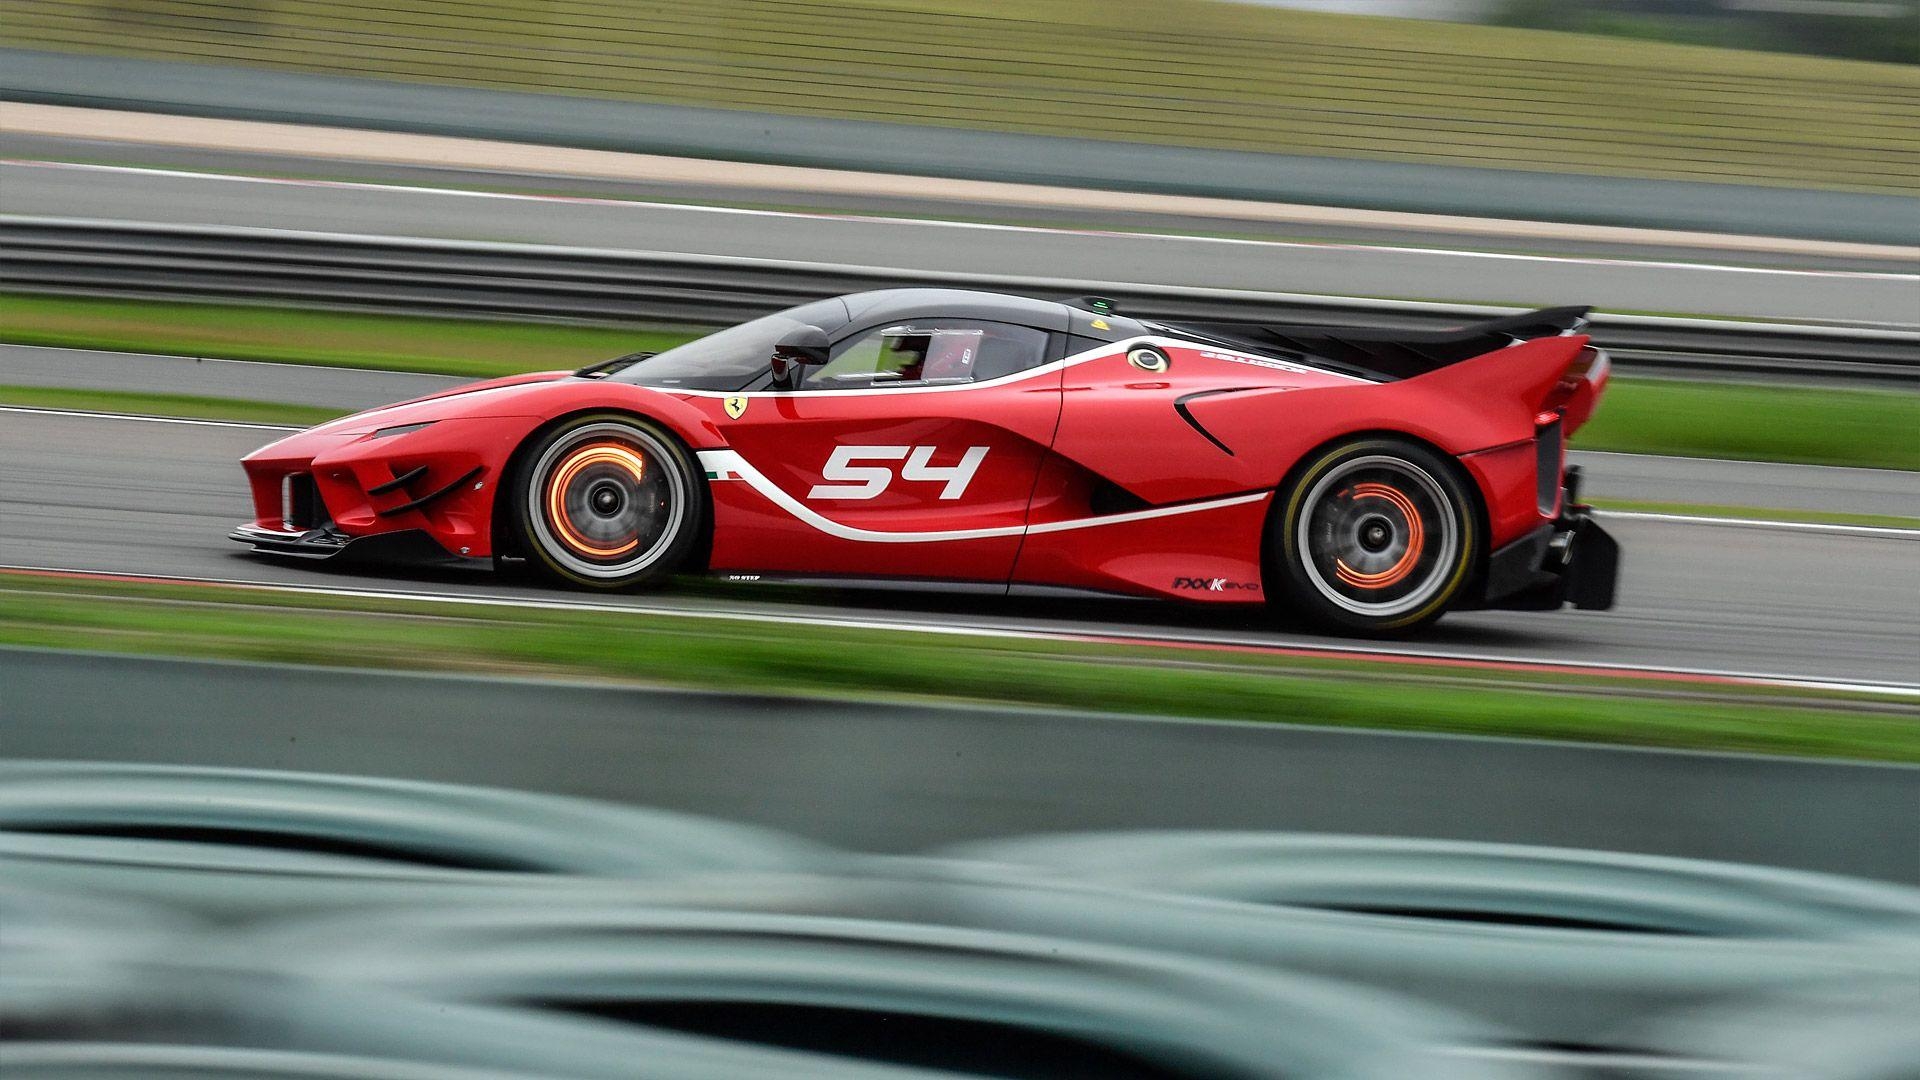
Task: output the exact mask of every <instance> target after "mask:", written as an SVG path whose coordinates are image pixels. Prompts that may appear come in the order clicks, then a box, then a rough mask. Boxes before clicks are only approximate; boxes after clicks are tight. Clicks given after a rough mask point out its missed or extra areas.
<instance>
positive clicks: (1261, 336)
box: [1172, 307, 1593, 382]
mask: <svg viewBox="0 0 1920 1080" xmlns="http://www.w3.org/2000/svg"><path fill="white" fill-rule="evenodd" d="M1592 310H1593V309H1592V308H1586V307H1557V308H1541V309H1540V310H1539V311H1528V312H1523V313H1521V314H1519V315H1508V316H1506V317H1504V318H1499V319H1491V320H1488V321H1487V322H1481V323H1474V324H1473V325H1471V326H1463V327H1459V328H1457V329H1451V330H1396V329H1377V328H1372V327H1364V326H1315V325H1288V324H1284V323H1252V322H1202V323H1182V324H1180V325H1179V326H1177V327H1172V329H1178V330H1193V331H1197V332H1198V333H1200V334H1203V335H1205V336H1208V337H1215V338H1220V339H1223V340H1226V341H1235V342H1241V343H1244V344H1247V345H1250V346H1253V347H1255V348H1256V349H1262V350H1265V349H1281V350H1284V351H1286V352H1290V353H1304V354H1306V355H1307V356H1308V357H1309V358H1311V360H1320V361H1325V362H1326V363H1327V364H1328V365H1329V366H1331V367H1334V368H1336V369H1339V370H1344V371H1350V372H1352V373H1354V374H1356V375H1362V376H1365V377H1368V378H1372V379H1374V380H1376V381H1379V382H1394V381H1397V380H1400V379H1411V378H1415V377H1417V376H1420V375H1425V374H1427V373H1429V372H1432V371H1437V370H1439V369H1440V368H1443V367H1447V366H1449V365H1452V364H1457V363H1459V362H1461V361H1462V360H1471V359H1473V358H1474V357H1476V356H1484V355H1486V354H1487V353H1490V352H1495V351H1498V350H1500V349H1504V348H1507V347H1508V346H1511V345H1517V344H1519V343H1521V342H1524V341H1532V340H1534V339H1536V338H1550V337H1562V336H1567V335H1572V334H1578V333H1580V332H1581V330H1583V329H1584V328H1585V327H1586V325H1587V313H1588V312H1590V311H1592Z"/></svg>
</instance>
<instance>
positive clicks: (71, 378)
mask: <svg viewBox="0 0 1920 1080" xmlns="http://www.w3.org/2000/svg"><path fill="white" fill-rule="evenodd" d="M0 333H4V331H3V330H0ZM463 381H465V380H462V379H458V378H450V377H447V376H442V375H421V374H416V373H412V372H398V371H363V370H352V369H345V368H329V367H314V366H309V365H302V364H263V363H252V362H248V361H234V360H220V359H199V358H194V357H181V356H150V355H141V354H134V353H117V352H95V351H89V350H83V349H47V348H36V347H34V346H27V345H0V386H38V387H64V388H76V389H90V390H126V391H134V392H138V393H153V394H192V395H196V396H201V397H214V398H234V399H238V400H243V401H276V402H284V403H288V404H294V405H312V406H317V407H321V408H336V409H340V410H342V411H346V410H358V409H370V408H373V407H375V406H379V405H386V404H390V403H392V402H395V401H404V400H406V399H407V398H412V397H419V396H421V395H424V394H431V393H436V392H438V391H440V390H444V389H448V388H450V387H454V386H458V385H459V384H460V383H461V382H463ZM1571 460H1572V461H1573V463H1574V464H1576V465H1581V466H1583V467H1584V469H1585V472H1586V482H1587V487H1586V489H1585V491H1586V494H1588V495H1590V496H1593V497H1595V498H1600V499H1616V500H1632V501H1636V502H1659V503H1685V504H1694V505H1715V506H1735V507H1754V508H1759V509H1764V510H1799V511H1808V512H1816V513H1838V514H1879V515H1885V516H1892V517H1912V516H1920V472H1900V471H1895V470H1890V469H1844V468H1828V467H1821V466H1806V465H1781V464H1769V463H1764V462H1749V461H1712V460H1707V459H1702V458H1668V457H1653V456H1648V455H1641V454H1608V453H1597V452H1595V453H1588V452H1580V451H1575V452H1574V454H1573V455H1572V458H1571Z"/></svg>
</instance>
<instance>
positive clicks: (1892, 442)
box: [1574, 378, 1920, 469]
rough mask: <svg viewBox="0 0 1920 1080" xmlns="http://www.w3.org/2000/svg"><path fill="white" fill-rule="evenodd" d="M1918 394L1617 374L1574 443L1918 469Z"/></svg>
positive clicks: (1586, 446)
mask: <svg viewBox="0 0 1920 1080" xmlns="http://www.w3.org/2000/svg"><path fill="white" fill-rule="evenodd" d="M1916 432H1920V394H1914V393H1911V392H1907V391H1899V390H1833V389H1827V388H1824V387H1804V386H1760V385H1752V384H1747V383H1708V382H1683V381H1679V380H1669V379H1630V378H1623V379H1615V380H1614V381H1613V382H1612V384H1611V385H1609V386H1608V388H1607V393H1606V397H1605V398H1604V399H1603V400H1602V401H1601V403H1600V409H1599V411H1598V412H1596V413H1595V414H1594V417H1593V420H1592V421H1591V422H1589V423H1588V424H1587V426H1586V427H1584V428H1582V429H1581V430H1580V433H1579V435H1578V436H1576V437H1575V440H1574V442H1575V444H1576V445H1578V446H1579V447H1581V448H1582V449H1586V450H1619V451H1624V452H1628V453H1635V454H1676V455H1680V456H1683V457H1710V458H1733V459H1736V460H1746V461H1787V462H1801V463H1804V464H1809V465H1856V466H1863V467H1867V468H1878V469H1920V437H1916V436H1915V433H1916Z"/></svg>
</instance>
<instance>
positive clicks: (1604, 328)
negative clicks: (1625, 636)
mask: <svg viewBox="0 0 1920 1080" xmlns="http://www.w3.org/2000/svg"><path fill="white" fill-rule="evenodd" d="M901 285H938V286H948V287H971V288H983V289H993V290H1001V291H1007V292H1016V293H1026V294H1031V295H1039V296H1048V295H1052V296H1063V297H1064V296H1073V295H1082V294H1085V293H1089V292H1096V293H1100V294H1102V295H1106V296H1112V297H1114V298H1115V299H1116V300H1118V301H1119V303H1120V305H1121V306H1122V307H1123V308H1124V309H1125V310H1126V311H1127V312H1128V313H1129V314H1135V315H1139V316H1142V317H1147V318H1162V319H1181V318H1190V319H1203V318H1204V319H1264V320H1268V321H1274V322H1326V323H1352V324H1357V325H1371V326H1404V327H1438V326H1448V325H1457V324H1459V323H1462V322H1468V321H1472V320H1475V319H1482V318H1491V317H1495V316H1499V315H1503V314H1510V313H1512V312H1513V311H1514V310H1515V309H1512V308H1501V307H1486V306H1474V305H1462V304H1430V303H1415V302H1408V301H1392V300H1373V299H1363V298H1354V297H1338V296H1314V295H1306V294H1298V293H1272V292H1255V291H1246V290H1234V289H1212V288H1187V287H1179V286H1169V285H1149V284H1128V283H1115V282H1108V281H1095V280H1067V279H1060V278H1042V277H1025V276H1018V275H1006V276H1002V275H984V274H961V273H928V272H924V271H914V270H902V269H891V268H884V267H867V266H846V265H836V264H828V263H809V262H791V261H781V260H771V259H751V258H739V257H732V256H714V255H696V254H685V253H674V252H648V251H618V250H610V249H598V248H578V247H558V246H548V245H533V244H503V243H481V242H469V241H445V240H423V239H392V238H385V237H368V236H352V235H343V234H335V233H312V232H295V231H285V230H277V229H243V228H231V227H211V226H179V225H156V224H145V223H125V222H106V221H89V220H71V219H49V218H27V217H17V216H0V289H12V290H29V291H44V292H65V293H90V294H111V295H136V296H168V297H191V298H195V299H225V300H245V301H255V302H279V303H299V304H313V305H325V306H348V307H358V308H366V309H373V310H380V311H395V312H400V311H404V312H426V313H435V314H447V315H468V316H481V315H495V316H498V315H508V316H523V317H524V316H534V317H542V318H570V319H600V320H646V321H657V322H671V323H690V324H722V323H731V322H734V321H737V320H739V319H741V318H744V317H749V316H752V315H755V314H759V313H762V312H765V311H770V310H775V309H778V308H781V307H786V306H790V305H792V304H796V303H800V302H802V301H805V300H810V299H815V298H818V297H821V296H827V295H834V294H838V293H845V292H857V291H860V290H863V289H876V288H887V287H893V286H901ZM1592 330H1593V334H1594V337H1595V340H1596V342H1597V343H1598V344H1600V345H1601V346H1602V347H1604V348H1606V349H1607V350H1609V351H1610V352H1611V353H1612V354H1613V356H1614V358H1615V360H1616V361H1617V362H1618V363H1619V364H1620V366H1621V367H1622V368H1624V369H1627V370H1638V371H1645V372H1655V373H1662V374H1676V375H1678V374H1694V375H1697V374H1747V375H1753V374H1759V375H1770V376H1790V377H1795V378H1808V379H1818V380H1822V381H1841V380H1853V381H1867V382H1886V383H1898V384H1902V385H1910V384H1915V383H1920V332H1915V331H1908V330H1889V329H1869V328H1853V327H1837V326H1807V325H1788V324H1775V323H1756V322H1726V321H1717V320H1705V319H1674V318H1657V317H1650V316H1632V315H1605V314H1602V315H1598V316H1596V317H1595V318H1594V320H1593V324H1592Z"/></svg>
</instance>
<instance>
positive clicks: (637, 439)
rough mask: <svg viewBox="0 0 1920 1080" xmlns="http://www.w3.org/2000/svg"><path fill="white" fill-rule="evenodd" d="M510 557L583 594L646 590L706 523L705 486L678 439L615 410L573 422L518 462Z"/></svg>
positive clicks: (680, 559)
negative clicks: (586, 590)
mask: <svg viewBox="0 0 1920 1080" xmlns="http://www.w3.org/2000/svg"><path fill="white" fill-rule="evenodd" d="M503 494H504V495H505V497H507V498H509V499H511V500H512V503H511V506H510V507H509V520H510V521H511V523H512V530H513V539H514V541H515V544H514V547H515V549H516V550H515V554H520V555H524V557H525V559H526V564H525V565H526V568H527V569H530V570H532V571H533V572H535V573H537V574H539V575H540V576H543V577H546V578H549V579H551V580H554V581H559V582H563V583H565V584H569V585H575V586H581V587H584V588H590V589H630V588H640V587H645V586H649V585H654V584H657V583H659V582H660V581H662V580H664V579H665V578H666V577H667V576H668V575H670V574H672V573H673V572H674V571H675V570H677V569H679V568H680V567H681V566H682V565H683V564H685V563H686V561H687V559H688V557H689V555H690V554H691V553H692V550H693V548H694V546H695V544H696V542H697V540H698V538H699V535H700V531H701V522H702V521H703V520H704V519H705V514H706V501H707V485H706V481H705V479H704V478H703V477H702V475H701V473H700V470H699V468H698V467H697V466H696V464H695V462H694V458H693V455H692V454H691V453H689V452H688V451H687V449H686V447H685V446H683V445H682V444H681V442H680V440H679V439H677V438H675V437H674V436H673V435H672V434H671V433H669V432H668V431H667V430H666V429H664V428H662V427H660V426H659V425H657V424H654V423H652V422H650V421H647V420H642V419H640V418H639V417H635V416H629V415H626V414H623V413H595V414H590V415H586V416H578V417H574V418H573V419H571V420H568V421H566V422H564V423H562V424H560V425H559V426H558V427H555V428H553V429H552V430H550V431H547V432H544V433H543V434H541V435H540V436H538V437H537V438H536V439H535V440H534V441H533V442H532V443H530V444H529V445H528V447H527V448H526V450H525V452H524V453H522V454H521V455H519V457H518V460H517V463H516V466H515V475H514V478H513V483H512V484H511V485H510V486H509V490H508V491H507V492H505V493H503Z"/></svg>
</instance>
